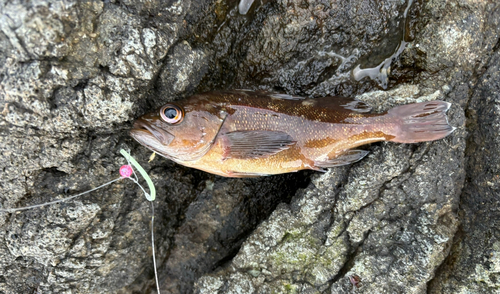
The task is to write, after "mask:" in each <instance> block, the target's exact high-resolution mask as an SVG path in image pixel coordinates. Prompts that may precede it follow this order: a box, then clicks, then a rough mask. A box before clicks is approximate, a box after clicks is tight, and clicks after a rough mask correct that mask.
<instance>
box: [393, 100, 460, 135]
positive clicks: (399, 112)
mask: <svg viewBox="0 0 500 294" xmlns="http://www.w3.org/2000/svg"><path fill="white" fill-rule="evenodd" d="M450 106H451V103H448V102H444V101H428V102H421V103H414V104H408V105H401V106H398V107H395V108H393V109H391V110H389V112H388V113H389V114H390V115H392V116H394V117H395V118H396V120H397V121H398V122H399V124H398V127H397V128H396V130H395V133H394V135H395V137H394V138H393V139H391V141H393V142H398V143H416V142H425V141H434V140H439V139H441V138H444V137H446V136H448V135H449V134H451V133H452V132H453V131H454V130H455V129H456V128H455V127H452V126H450V125H449V124H448V117H447V116H446V112H447V111H448V109H450Z"/></svg>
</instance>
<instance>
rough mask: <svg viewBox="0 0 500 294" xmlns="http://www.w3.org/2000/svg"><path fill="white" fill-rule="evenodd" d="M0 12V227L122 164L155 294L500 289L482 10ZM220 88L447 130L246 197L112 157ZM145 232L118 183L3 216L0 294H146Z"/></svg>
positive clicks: (493, 43) (489, 53)
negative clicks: (338, 103) (415, 115)
mask: <svg viewBox="0 0 500 294" xmlns="http://www.w3.org/2000/svg"><path fill="white" fill-rule="evenodd" d="M240 7H243V8H245V9H244V13H243V12H242V11H243V10H241V8H240ZM0 12H1V17H0V97H1V98H2V99H0V109H1V114H2V115H1V116H0V118H1V119H0V154H1V158H2V160H0V167H1V169H0V203H1V204H0V208H10V207H21V206H26V205H33V204H38V203H43V202H47V201H51V200H54V199H59V198H62V197H66V196H70V195H74V194H78V193H81V192H83V191H86V190H89V189H91V188H94V187H97V186H99V185H101V184H103V183H105V182H107V181H111V180H113V179H115V178H117V177H119V175H118V172H117V171H118V169H119V167H120V166H121V165H122V164H125V163H126V161H125V160H124V158H123V157H121V155H120V153H119V150H120V149H121V148H124V149H127V150H129V151H130V153H131V154H132V155H133V156H134V157H135V158H136V159H137V160H138V161H139V162H140V163H141V164H142V165H143V167H144V168H145V169H146V170H147V171H148V174H149V175H150V176H151V178H152V179H153V181H154V183H155V185H156V187H157V191H158V193H157V199H156V201H155V203H154V205H155V223H154V229H155V244H156V257H157V263H158V272H159V276H160V288H161V290H162V291H161V292H162V293H220V294H222V293H350V292H352V291H356V292H361V293H374V292H389V293H426V292H430V293H457V292H468V293H491V292H493V291H495V290H496V289H497V288H498V287H499V286H498V281H497V280H498V277H497V276H498V265H497V264H498V263H499V261H498V251H499V250H500V241H499V238H500V237H499V234H498V232H497V229H496V228H497V227H498V224H497V219H498V217H497V213H496V211H497V210H498V206H499V203H498V201H497V200H496V198H495V196H496V195H497V194H498V193H497V191H498V186H499V185H500V178H499V166H500V165H499V157H498V155H497V153H496V152H495V151H496V150H498V149H499V148H498V144H499V140H498V139H497V137H498V136H497V134H498V131H499V130H498V125H499V124H498V120H499V117H500V116H499V113H498V109H497V108H498V107H497V106H496V105H497V104H498V103H499V102H498V101H499V100H500V96H499V84H498V80H499V79H498V71H499V67H500V65H499V63H500V55H499V54H498V48H499V45H498V44H499V43H498V42H499V41H498V35H499V33H500V26H499V19H500V4H498V3H495V2H485V1H471V0H461V1H458V0H456V1H441V0H435V1H408V3H404V2H401V1H399V2H398V1H389V2H384V3H382V2H380V1H354V2H353V1H302V0H287V1H253V2H252V1H213V0H203V1H196V2H195V1H190V0H187V1H180V0H179V1H167V3H164V2H161V1H147V2H143V1H119V2H118V1H83V2H82V1H71V0H66V1H50V0H46V1H37V2H33V3H31V4H28V3H24V2H18V1H10V2H8V3H5V4H3V5H2V6H1V8H0ZM221 88H251V89H265V90H275V91H279V92H285V93H288V94H295V95H304V96H310V97H320V96H325V95H341V96H353V97H357V98H358V99H360V100H363V101H365V102H366V103H368V104H370V106H372V107H373V108H374V109H375V110H376V111H385V110H387V109H389V108H391V107H394V106H396V105H400V104H406V103H412V102H420V101H428V100H435V99H440V100H446V101H449V102H451V103H452V107H451V109H450V110H449V112H448V114H449V118H450V123H451V124H452V125H453V126H456V127H457V130H455V132H454V133H453V134H452V135H450V136H449V137H447V138H445V139H443V140H439V141H436V142H428V143H421V144H413V145H406V144H395V143H377V144H372V145H371V146H368V147H367V149H368V150H369V151H370V155H368V156H367V157H366V158H365V159H363V160H362V161H360V162H358V163H356V164H354V165H352V166H346V167H341V168H332V169H329V170H328V172H326V173H317V172H311V171H306V172H299V173H294V174H288V175H280V176H272V177H265V178H257V179H225V178H221V177H217V176H213V175H209V174H206V173H203V172H200V171H197V170H193V169H188V168H185V167H182V166H179V165H176V164H174V163H172V162H171V161H168V160H166V159H163V158H158V157H157V158H156V159H154V160H153V161H151V162H148V159H149V156H150V152H148V151H147V150H146V149H145V148H143V147H142V146H140V145H138V144H137V143H135V142H134V141H133V140H132V139H131V138H130V137H129V136H128V131H129V129H130V127H131V123H132V121H133V120H134V119H135V118H137V117H138V116H140V115H141V114H143V113H144V112H148V111H151V109H154V108H156V107H158V106H160V105H162V104H164V103H165V102H168V101H173V100H175V99H182V98H184V97H186V96H189V95H191V94H193V93H195V92H200V91H206V90H212V89H221ZM150 211H151V208H150V204H149V203H147V201H145V200H144V198H143V193H142V190H141V189H140V188H138V187H137V186H136V185H135V184H133V183H132V182H131V181H126V180H121V181H118V182H116V183H113V184H112V185H110V186H106V187H105V188H102V189H99V190H98V191H95V192H92V193H90V194H86V195H84V196H81V197H79V198H77V199H75V200H74V201H68V202H63V203H59V204H55V205H51V206H46V207H42V208H36V209H32V210H26V211H22V212H19V213H6V212H0V292H4V293H36V292H38V293H72V292H78V293H154V292H155V291H156V286H155V280H154V275H153V265H152V256H151V255H152V251H151V244H150V227H149V226H150V222H151V218H150V217H151V215H150V213H151V212H150ZM358 281H359V282H358Z"/></svg>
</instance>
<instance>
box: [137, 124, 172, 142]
mask: <svg viewBox="0 0 500 294" xmlns="http://www.w3.org/2000/svg"><path fill="white" fill-rule="evenodd" d="M130 135H131V136H132V138H134V139H136V140H137V141H138V142H140V143H145V144H147V142H150V141H151V139H152V138H151V137H154V138H155V139H156V140H157V141H158V142H160V143H161V144H162V145H164V146H167V145H169V144H170V143H171V142H172V141H173V140H174V138H175V136H174V135H172V134H171V133H169V132H167V131H166V130H164V129H162V128H160V127H158V126H155V125H153V124H151V123H149V122H148V121H146V120H144V119H142V118H139V119H137V120H136V121H135V122H134V126H133V128H132V130H131V131H130Z"/></svg>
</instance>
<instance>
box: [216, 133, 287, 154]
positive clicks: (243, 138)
mask: <svg viewBox="0 0 500 294" xmlns="http://www.w3.org/2000/svg"><path fill="white" fill-rule="evenodd" d="M221 136H222V139H223V140H222V142H223V144H224V149H225V158H239V159H249V158H259V157H267V156H270V155H273V154H276V153H278V152H280V151H282V150H286V149H288V148H290V146H292V145H294V144H295V143H296V141H294V140H293V138H292V137H291V136H290V135H288V134H287V133H285V132H279V131H236V132H229V133H225V134H221Z"/></svg>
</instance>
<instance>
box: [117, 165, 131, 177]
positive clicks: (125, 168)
mask: <svg viewBox="0 0 500 294" xmlns="http://www.w3.org/2000/svg"><path fill="white" fill-rule="evenodd" d="M131 175H132V167H131V166H130V165H122V167H120V176H122V177H124V178H128V177H130V176H131Z"/></svg>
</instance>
